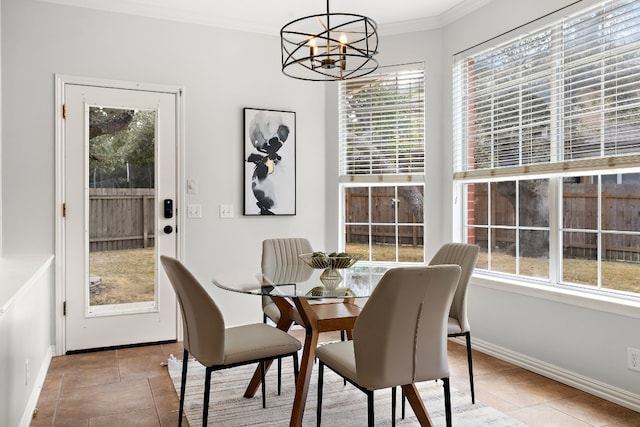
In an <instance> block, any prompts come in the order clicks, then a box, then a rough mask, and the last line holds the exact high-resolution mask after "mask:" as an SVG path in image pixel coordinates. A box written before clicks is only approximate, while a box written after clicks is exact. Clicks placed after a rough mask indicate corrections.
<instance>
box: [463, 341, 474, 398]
mask: <svg viewBox="0 0 640 427" xmlns="http://www.w3.org/2000/svg"><path fill="white" fill-rule="evenodd" d="M464 337H465V340H466V341H467V363H468V364H469V386H470V387H471V403H476V393H475V390H474V387H473V361H472V359H471V332H465V333H464Z"/></svg>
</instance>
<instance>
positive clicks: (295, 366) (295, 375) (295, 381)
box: [293, 353, 300, 386]
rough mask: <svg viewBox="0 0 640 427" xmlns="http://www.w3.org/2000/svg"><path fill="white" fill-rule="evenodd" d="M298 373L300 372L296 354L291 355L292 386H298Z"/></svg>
mask: <svg viewBox="0 0 640 427" xmlns="http://www.w3.org/2000/svg"><path fill="white" fill-rule="evenodd" d="M298 371H300V366H298V353H293V385H294V386H295V385H296V384H298Z"/></svg>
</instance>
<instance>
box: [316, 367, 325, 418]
mask: <svg viewBox="0 0 640 427" xmlns="http://www.w3.org/2000/svg"><path fill="white" fill-rule="evenodd" d="M323 377H324V363H322V362H320V363H319V364H318V407H317V408H316V427H320V421H321V419H322V386H323Z"/></svg>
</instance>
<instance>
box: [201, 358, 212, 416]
mask: <svg viewBox="0 0 640 427" xmlns="http://www.w3.org/2000/svg"><path fill="white" fill-rule="evenodd" d="M211 371H212V369H211V368H207V369H206V370H205V375H204V400H203V402H202V427H207V419H208V418H209V395H210V394H211Z"/></svg>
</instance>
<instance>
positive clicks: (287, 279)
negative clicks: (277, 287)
mask: <svg viewBox="0 0 640 427" xmlns="http://www.w3.org/2000/svg"><path fill="white" fill-rule="evenodd" d="M311 252H313V248H312V247H311V243H309V241H308V240H307V239H304V238H300V237H292V238H282V239H267V240H264V241H263V242H262V262H261V267H262V274H264V275H265V276H267V277H269V279H270V280H271V281H272V282H273V283H296V282H299V281H304V280H307V279H308V278H309V277H311V274H312V273H313V269H312V268H311V267H309V266H308V265H307V264H305V262H304V261H302V260H301V259H300V257H299V256H298V255H301V254H308V253H311ZM262 311H263V320H264V322H265V323H266V321H267V318H268V319H271V320H272V321H273V322H274V323H276V324H277V323H278V320H279V319H280V310H279V309H278V307H277V306H276V304H275V303H274V302H273V300H272V299H271V298H269V297H267V296H265V297H262Z"/></svg>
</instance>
